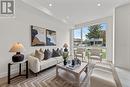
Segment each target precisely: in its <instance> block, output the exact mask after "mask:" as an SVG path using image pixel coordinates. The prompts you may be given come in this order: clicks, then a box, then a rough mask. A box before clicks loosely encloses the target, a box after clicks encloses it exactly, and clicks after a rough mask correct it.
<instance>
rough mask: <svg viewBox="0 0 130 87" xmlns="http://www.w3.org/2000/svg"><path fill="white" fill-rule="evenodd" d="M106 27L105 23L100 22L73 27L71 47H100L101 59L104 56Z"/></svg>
mask: <svg viewBox="0 0 130 87" xmlns="http://www.w3.org/2000/svg"><path fill="white" fill-rule="evenodd" d="M106 29H107V24H106V23H101V24H96V25H91V26H86V27H81V28H75V29H73V49H74V50H75V49H77V48H79V47H80V48H84V49H86V50H87V49H92V48H101V49H102V52H103V57H102V58H103V59H105V58H106Z"/></svg>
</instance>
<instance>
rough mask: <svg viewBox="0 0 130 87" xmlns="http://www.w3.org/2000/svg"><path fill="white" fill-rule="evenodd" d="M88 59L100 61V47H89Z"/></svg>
mask: <svg viewBox="0 0 130 87" xmlns="http://www.w3.org/2000/svg"><path fill="white" fill-rule="evenodd" d="M88 58H89V59H92V60H99V61H100V62H101V61H102V49H90V51H89V57H88Z"/></svg>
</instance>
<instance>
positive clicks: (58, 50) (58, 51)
mask: <svg viewBox="0 0 130 87" xmlns="http://www.w3.org/2000/svg"><path fill="white" fill-rule="evenodd" d="M56 51H57V53H58V56H61V54H60V49H59V48H57V50H56Z"/></svg>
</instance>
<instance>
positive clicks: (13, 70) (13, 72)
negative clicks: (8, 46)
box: [0, 66, 25, 78]
mask: <svg viewBox="0 0 130 87" xmlns="http://www.w3.org/2000/svg"><path fill="white" fill-rule="evenodd" d="M24 69H25V66H23V67H22V71H23V70H24ZM18 70H19V69H18V68H17V69H12V70H11V74H16V73H18ZM7 76H8V72H4V73H0V78H4V77H7Z"/></svg>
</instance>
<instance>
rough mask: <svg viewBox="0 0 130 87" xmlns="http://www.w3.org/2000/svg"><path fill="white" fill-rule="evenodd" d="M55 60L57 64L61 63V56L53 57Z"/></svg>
mask: <svg viewBox="0 0 130 87" xmlns="http://www.w3.org/2000/svg"><path fill="white" fill-rule="evenodd" d="M55 59H56V60H57V63H61V62H63V61H64V59H63V57H62V56H58V57H55Z"/></svg>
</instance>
